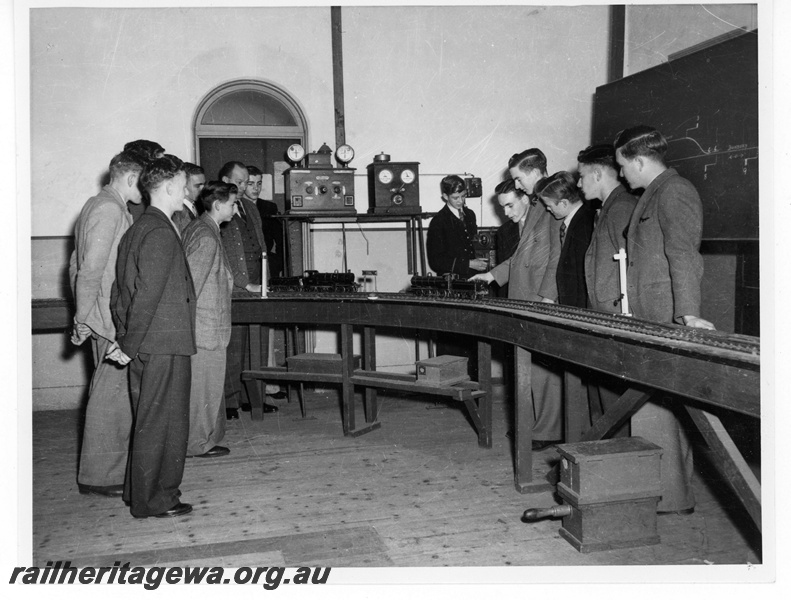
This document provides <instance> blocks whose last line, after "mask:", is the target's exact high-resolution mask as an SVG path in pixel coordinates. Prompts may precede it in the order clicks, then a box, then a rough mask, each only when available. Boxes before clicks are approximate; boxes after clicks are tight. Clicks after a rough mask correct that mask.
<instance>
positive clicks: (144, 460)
mask: <svg viewBox="0 0 791 600" xmlns="http://www.w3.org/2000/svg"><path fill="white" fill-rule="evenodd" d="M190 374H191V365H190V357H189V356H177V355H170V354H142V353H141V354H138V355H137V356H136V357H135V358H134V359H133V360H132V362H130V363H129V389H130V392H131V395H132V411H133V415H134V425H133V428H132V444H131V450H130V453H129V462H128V464H127V470H126V481H125V482H124V501H125V502H128V503H129V504H130V511H131V513H132V516H135V517H148V516H151V515H156V514H159V513H162V512H164V511H166V510H169V509H171V508H173V507H174V506H175V505H176V504H178V502H179V496H181V491H180V490H179V486H180V485H181V478H182V476H183V474H184V459H185V457H186V454H187V437H188V435H189V394H190Z"/></svg>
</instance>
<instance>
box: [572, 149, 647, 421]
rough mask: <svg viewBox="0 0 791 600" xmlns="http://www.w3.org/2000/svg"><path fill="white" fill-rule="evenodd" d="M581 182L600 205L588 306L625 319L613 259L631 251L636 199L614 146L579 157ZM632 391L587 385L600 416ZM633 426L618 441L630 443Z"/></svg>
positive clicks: (613, 384) (607, 380)
mask: <svg viewBox="0 0 791 600" xmlns="http://www.w3.org/2000/svg"><path fill="white" fill-rule="evenodd" d="M577 163H578V172H579V182H578V183H577V185H578V186H579V188H580V189H581V190H582V193H583V195H584V196H585V198H586V199H587V200H589V201H591V202H595V201H600V202H601V209H599V210H598V211H597V217H596V218H595V219H594V229H593V235H592V236H591V243H590V246H588V251H587V252H586V253H585V282H586V284H587V287H588V306H589V307H590V308H592V309H594V310H599V311H602V312H608V313H615V314H620V313H621V301H622V298H621V275H620V272H619V266H618V262H617V261H616V260H615V258H613V257H614V256H615V255H616V254H618V252H619V251H620V250H621V249H624V250H625V249H626V236H625V235H624V231H625V230H626V227H627V226H628V225H629V219H630V218H631V217H632V212H634V207H635V205H636V204H637V199H636V198H635V197H634V196H632V195H631V194H630V193H629V192H627V191H626V188H625V187H624V186H623V185H621V182H620V181H619V180H618V169H619V167H618V165H617V164H616V163H615V149H614V148H613V147H612V144H598V145H596V146H589V147H587V148H585V150H582V151H581V152H580V153H579V155H577ZM627 388H628V385H627V384H626V383H624V382H623V381H622V380H621V379H618V378H617V377H612V376H607V375H604V374H603V373H597V374H596V375H595V376H594V377H593V378H592V379H591V380H589V382H588V398H589V400H590V403H591V406H592V407H593V406H596V407H597V408H598V410H597V412H605V413H606V412H607V411H608V410H610V409H611V408H612V407H614V406H615V404H616V402H617V401H618V399H619V398H620V397H621V395H622V394H623V393H624V392H625V391H626V390H627ZM629 433H630V425H629V423H628V422H626V423H624V424H623V426H621V428H620V429H619V430H618V432H617V433H615V434H614V435H613V437H628V436H629Z"/></svg>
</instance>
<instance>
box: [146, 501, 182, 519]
mask: <svg viewBox="0 0 791 600" xmlns="http://www.w3.org/2000/svg"><path fill="white" fill-rule="evenodd" d="M191 512H192V504H187V503H186V502H179V503H178V504H176V506H174V507H173V508H170V509H168V510H166V511H165V512H161V513H159V514H158V515H143V516H142V517H138V516H136V515H133V516H134V517H135V519H147V518H148V517H155V518H157V519H167V518H170V517H180V516H181V515H186V514H189V513H191Z"/></svg>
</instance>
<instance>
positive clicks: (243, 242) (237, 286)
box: [218, 161, 277, 419]
mask: <svg viewBox="0 0 791 600" xmlns="http://www.w3.org/2000/svg"><path fill="white" fill-rule="evenodd" d="M218 177H219V179H220V180H221V181H223V182H225V183H232V184H234V185H235V186H236V187H237V188H238V189H239V192H238V200H237V212H236V213H235V214H234V216H233V218H232V219H231V220H230V221H229V222H228V223H226V224H225V225H223V226H222V227H221V228H220V234H221V235H222V243H223V246H224V247H225V254H226V256H227V257H228V262H229V263H230V265H231V272H232V273H233V294H234V296H241V297H244V296H249V295H250V294H251V293H253V294H259V295H260V294H261V285H262V277H263V274H262V273H261V254H262V253H263V252H265V251H266V242H265V240H264V232H263V229H262V226H261V217H260V215H259V214H258V208H257V207H256V205H255V203H254V202H252V201H250V200H248V199H247V198H245V197H244V193H245V190H246V189H247V181H248V173H247V167H246V166H244V164H243V163H241V162H239V161H231V162H227V163H225V164H224V165H223V166H222V168H221V169H220V173H219V175H218ZM247 346H248V341H247V326H246V325H235V326H233V327H231V341H230V342H229V343H228V350H227V356H226V365H225V412H226V417H227V418H228V419H238V418H239V409H240V408H242V410H250V402H249V401H247V402H245V400H244V399H245V398H246V392H245V391H244V390H243V388H242V370H243V369H244V364H245V360H246V357H247ZM264 412H265V413H273V412H277V406H274V405H273V404H267V403H266V402H264Z"/></svg>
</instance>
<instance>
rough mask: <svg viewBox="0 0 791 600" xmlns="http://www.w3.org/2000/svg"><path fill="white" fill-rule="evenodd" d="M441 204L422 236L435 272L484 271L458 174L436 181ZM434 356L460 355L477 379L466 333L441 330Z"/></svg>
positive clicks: (475, 355)
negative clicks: (477, 251)
mask: <svg viewBox="0 0 791 600" xmlns="http://www.w3.org/2000/svg"><path fill="white" fill-rule="evenodd" d="M439 190H440V194H441V196H442V201H443V202H444V203H445V206H443V207H442V208H441V209H440V211H439V212H438V213H437V214H436V215H435V216H434V217H433V218H432V219H431V223H429V226H428V235H427V237H426V256H427V258H428V264H429V267H430V268H431V270H432V271H434V272H435V273H436V274H437V275H447V274H452V275H457V276H458V277H460V278H463V279H467V278H469V277H471V276H472V275H474V274H475V273H479V272H481V271H485V270H486V267H487V261H486V260H484V259H482V258H475V248H474V247H473V243H472V240H473V238H474V237H475V234H476V233H478V224H477V222H476V220H475V213H474V212H472V211H471V210H470V209H469V208H467V207H466V206H465V205H464V202H465V200H466V198H467V186H466V184H465V183H464V180H463V179H462V178H461V177H459V176H458V175H447V176H446V177H443V178H442V181H440V183H439ZM437 355H451V356H464V357H466V358H467V373H468V374H469V376H470V379H472V380H473V381H474V380H477V379H478V352H477V348H476V343H475V340H474V339H472V338H471V337H469V336H466V335H460V334H454V333H442V334H440V335H439V336H438V337H437Z"/></svg>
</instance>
